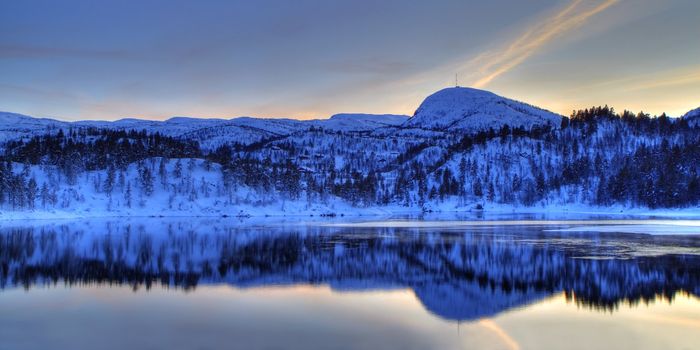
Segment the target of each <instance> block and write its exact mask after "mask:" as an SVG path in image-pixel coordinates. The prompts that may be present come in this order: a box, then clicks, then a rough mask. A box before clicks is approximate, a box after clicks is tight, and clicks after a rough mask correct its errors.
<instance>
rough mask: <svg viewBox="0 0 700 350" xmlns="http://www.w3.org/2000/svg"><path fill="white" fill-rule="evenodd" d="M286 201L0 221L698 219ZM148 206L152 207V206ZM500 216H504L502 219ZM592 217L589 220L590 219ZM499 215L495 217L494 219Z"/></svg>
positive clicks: (671, 212)
mask: <svg viewBox="0 0 700 350" xmlns="http://www.w3.org/2000/svg"><path fill="white" fill-rule="evenodd" d="M294 204H296V203H288V205H289V207H292V208H294V209H299V210H294V209H293V210H284V209H280V208H276V207H272V206H266V207H254V206H241V207H236V208H231V207H227V208H223V209H215V208H202V210H201V211H177V210H175V211H173V210H160V208H134V209H123V210H116V211H92V210H89V209H88V210H79V211H60V210H46V211H45V210H32V211H29V210H24V211H7V210H0V222H3V221H16V220H73V219H103V218H104V219H119V218H123V219H130V218H210V219H213V218H221V219H226V218H239V219H245V218H258V219H259V218H269V219H271V220H274V219H276V218H277V219H278V218H307V217H313V218H322V219H323V218H327V219H329V220H330V219H339V218H347V219H353V220H356V219H359V218H364V219H370V220H372V219H373V220H375V221H376V220H384V219H391V218H403V219H413V220H415V221H424V220H426V219H431V218H434V219H435V221H450V220H451V219H453V218H467V219H468V218H473V219H477V220H484V219H488V220H493V221H507V220H508V217H509V216H528V215H531V216H537V217H540V218H544V219H546V218H549V219H550V220H556V219H557V218H559V219H566V218H567V217H570V218H575V219H581V220H590V219H591V217H592V218H596V217H601V216H603V217H612V218H617V217H634V218H654V217H660V218H664V219H670V220H688V219H690V220H700V208H682V209H648V208H624V207H593V206H585V205H572V206H546V207H542V206H534V207H523V206H512V205H503V204H494V205H486V206H485V207H484V209H479V210H477V209H473V208H445V207H446V206H443V207H442V208H439V209H437V210H432V211H428V212H426V211H423V210H422V209H421V208H407V207H402V206H389V207H369V208H356V207H352V206H349V205H338V206H332V207H326V206H315V207H312V208H308V209H301V208H302V207H303V205H301V204H300V205H294ZM149 209H150V210H149ZM498 217H503V218H501V219H498ZM587 217H588V219H586V218H587ZM494 219H495V220H494Z"/></svg>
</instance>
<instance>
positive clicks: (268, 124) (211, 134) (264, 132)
mask: <svg viewBox="0 0 700 350" xmlns="http://www.w3.org/2000/svg"><path fill="white" fill-rule="evenodd" d="M407 118H408V116H403V115H391V114H382V115H372V114H336V115H334V116H332V117H331V118H329V119H316V120H295V119H281V118H274V119H273V118H252V117H238V118H233V119H201V118H189V117H173V118H170V119H168V120H165V121H155V120H143V119H133V118H127V119H120V120H116V121H113V122H108V121H78V122H64V121H59V120H53V119H45V118H43V119H39V118H33V117H30V116H26V115H21V114H16V113H7V112H0V142H3V141H9V140H16V139H21V138H27V137H32V136H36V135H41V134H44V133H50V132H57V131H58V130H59V129H62V130H63V131H64V132H66V131H68V130H70V129H81V128H82V129H87V128H98V129H110V130H125V131H131V130H134V131H142V130H145V131H147V132H149V133H159V134H161V135H165V136H171V137H177V138H184V139H189V140H195V141H198V142H199V143H200V145H201V146H202V147H204V148H206V149H215V148H217V147H219V146H221V145H225V144H232V143H235V144H245V145H248V144H252V143H255V142H259V141H261V140H265V139H271V138H279V137H282V136H287V135H291V134H293V133H295V132H303V131H306V130H308V129H310V128H312V127H315V128H323V129H327V130H332V131H337V132H364V131H373V130H375V129H378V128H383V127H392V126H398V125H400V124H401V123H403V122H404V121H405V120H406V119H407Z"/></svg>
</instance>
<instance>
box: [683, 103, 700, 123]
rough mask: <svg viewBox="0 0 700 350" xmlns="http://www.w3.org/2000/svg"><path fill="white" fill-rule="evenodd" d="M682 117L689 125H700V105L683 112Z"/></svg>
mask: <svg viewBox="0 0 700 350" xmlns="http://www.w3.org/2000/svg"><path fill="white" fill-rule="evenodd" d="M683 119H685V120H687V121H688V124H690V126H700V107H698V108H695V109H693V110H692V111H690V112H688V113H686V114H684V115H683Z"/></svg>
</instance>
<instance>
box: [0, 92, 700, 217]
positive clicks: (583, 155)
mask: <svg viewBox="0 0 700 350" xmlns="http://www.w3.org/2000/svg"><path fill="white" fill-rule="evenodd" d="M685 118H686V119H688V120H690V121H693V120H697V119H698V118H699V117H698V116H697V113H695V112H691V113H689V114H688V115H686V117H685ZM679 120H682V119H674V118H668V117H666V116H665V115H664V116H660V117H658V118H657V117H651V116H649V115H646V114H644V113H639V114H633V113H631V112H628V111H625V112H624V113H622V114H616V113H615V112H614V110H613V109H612V108H609V107H607V106H606V107H594V108H591V109H586V110H581V111H577V112H575V113H574V114H573V115H572V116H571V118H565V117H561V116H558V115H556V114H553V113H550V112H547V111H545V110H542V109H539V108H536V107H532V106H529V105H527V104H524V103H521V102H516V101H514V100H510V99H506V98H503V97H499V96H497V95H495V94H492V93H490V92H486V91H481V90H475V89H467V88H450V89H444V90H441V91H439V92H437V93H435V94H433V95H431V96H430V97H428V98H427V99H426V100H425V101H424V102H423V103H422V104H421V107H420V108H419V109H418V111H417V112H416V114H415V115H414V116H413V117H410V118H409V117H407V116H398V115H367V114H340V115H335V116H333V117H331V118H329V119H324V120H308V121H300V120H292V119H259V118H250V117H241V118H234V119H228V120H226V119H194V118H184V117H177V118H171V119H169V120H166V121H149V120H138V119H122V120H118V121H115V122H100V121H82V122H73V123H69V122H61V121H56V120H50V119H35V118H31V117H27V116H22V115H17V114H10V113H4V114H0V132H1V134H0V215H2V214H4V213H3V210H5V211H9V212H10V214H12V212H13V211H22V210H27V209H28V210H37V209H39V208H41V210H47V211H53V210H60V211H61V212H63V213H73V214H75V215H89V216H91V215H138V214H139V213H140V214H147V215H159V213H165V214H168V215H170V214H173V215H184V214H189V215H192V214H201V215H237V214H238V213H240V212H241V211H243V212H245V213H256V214H260V215H265V214H287V213H289V214H298V213H302V212H303V213H307V214H312V213H318V214H321V213H350V212H360V211H362V210H368V211H372V210H374V211H375V212H376V210H385V209H387V208H391V210H395V209H397V207H400V208H406V210H411V211H415V212H422V211H442V210H471V209H475V208H484V207H486V208H489V207H495V206H499V205H510V206H528V207H531V206H566V205H572V204H574V205H599V206H619V207H639V206H645V207H651V208H679V207H696V208H697V207H699V206H700V175H699V174H700V147H698V145H700V133H698V129H697V126H698V123H683V122H679ZM689 124H690V126H689ZM505 126H508V127H505ZM134 131H138V132H134ZM3 140H4V141H8V140H13V142H2V141H3ZM177 164H180V165H177ZM184 164H188V167H187V170H183V167H184ZM156 174H157V176H156ZM156 177H157V178H158V180H159V183H160V185H156V184H155V183H156V181H155V180H156V179H155V178H156ZM115 183H116V184H117V185H115ZM130 191H132V192H133V193H130V194H129V195H127V192H130ZM40 193H41V194H40ZM137 195H138V196H137ZM136 197H138V198H139V200H138V201H135V200H134V199H133V198H136ZM127 198H131V199H132V200H127ZM39 203H41V205H39ZM360 208H362V209H360ZM105 211H107V213H105ZM96 213H97V214H96Z"/></svg>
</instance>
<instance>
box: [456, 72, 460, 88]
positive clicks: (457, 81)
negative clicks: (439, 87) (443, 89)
mask: <svg viewBox="0 0 700 350" xmlns="http://www.w3.org/2000/svg"><path fill="white" fill-rule="evenodd" d="M457 75H458V73H455V87H459V80H458V79H457Z"/></svg>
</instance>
